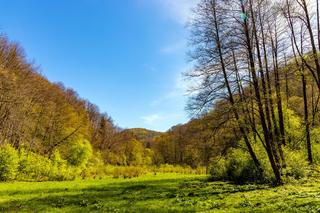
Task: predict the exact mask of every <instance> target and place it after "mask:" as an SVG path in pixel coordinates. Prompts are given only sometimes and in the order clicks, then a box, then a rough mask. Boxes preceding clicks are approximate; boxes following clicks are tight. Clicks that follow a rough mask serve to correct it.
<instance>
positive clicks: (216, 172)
mask: <svg viewBox="0 0 320 213" xmlns="http://www.w3.org/2000/svg"><path fill="white" fill-rule="evenodd" d="M210 176H211V179H212V180H225V179H226V177H227V168H226V160H225V159H224V158H220V159H219V160H217V161H215V162H214V164H212V165H211V166H210Z"/></svg>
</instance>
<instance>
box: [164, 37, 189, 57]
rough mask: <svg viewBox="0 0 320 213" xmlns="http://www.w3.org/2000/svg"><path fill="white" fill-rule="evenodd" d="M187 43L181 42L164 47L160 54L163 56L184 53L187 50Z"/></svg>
mask: <svg viewBox="0 0 320 213" xmlns="http://www.w3.org/2000/svg"><path fill="white" fill-rule="evenodd" d="M186 46H187V45H186V41H185V40H181V41H178V42H175V43H172V44H169V45H166V46H164V47H163V48H162V49H160V52H161V53H163V54H173V53H181V52H182V53H184V52H185V48H186Z"/></svg>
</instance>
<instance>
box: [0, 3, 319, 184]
mask: <svg viewBox="0 0 320 213" xmlns="http://www.w3.org/2000/svg"><path fill="white" fill-rule="evenodd" d="M188 28H189V29H190V32H191V33H190V34H191V35H190V53H189V54H188V55H189V58H190V60H191V61H192V63H193V64H194V69H192V70H190V71H188V72H186V73H184V76H185V77H186V78H187V80H188V81H189V82H190V83H191V84H190V85H192V86H190V88H189V89H190V99H189V102H188V106H187V110H188V111H189V112H190V114H191V115H193V119H191V120H190V122H188V123H186V124H181V125H177V126H174V127H172V128H171V129H170V130H168V131H167V132H164V133H161V132H155V131H151V130H146V129H139V128H137V129H121V128H120V127H117V126H116V125H114V123H113V120H112V118H111V117H110V116H109V115H108V114H106V113H102V112H100V110H99V108H98V107H97V106H96V105H94V104H92V103H90V102H89V101H88V100H84V99H82V98H80V97H79V95H78V94H77V93H76V92H75V91H74V90H72V89H70V88H66V87H65V86H64V85H63V84H62V83H52V82H50V81H48V80H47V79H46V78H45V77H44V76H43V75H41V74H40V72H39V69H38V68H37V66H35V65H34V63H31V62H30V61H28V59H27V57H26V56H25V54H24V51H23V49H22V48H21V47H20V46H19V45H18V44H17V43H14V42H11V41H10V40H9V39H8V38H7V37H6V36H4V35H2V36H1V37H0V75H1V76H0V90H1V92H0V142H1V149H0V179H1V180H11V179H19V180H66V179H74V178H76V177H78V176H79V177H83V178H85V177H88V176H95V175H97V174H98V173H103V172H105V166H107V165H112V166H122V167H140V168H147V167H154V168H156V167H161V165H180V166H184V167H188V168H193V169H196V168H206V172H207V173H210V174H211V177H212V179H215V180H232V181H236V182H246V181H254V182H268V183H274V184H282V183H284V182H285V181H287V180H289V179H291V178H296V179H298V178H301V177H304V176H306V175H310V174H313V173H314V172H317V171H318V170H317V169H316V168H317V165H318V164H319V163H320V139H319V133H320V126H319V125H320V120H319V119H320V117H319V103H320V61H319V55H318V52H319V51H320V15H319V3H318V0H314V1H307V0H278V1H273V0H258V1H254V0H224V1H223V0H201V1H200V2H199V4H198V5H197V7H196V8H195V9H194V18H193V20H192V21H191V22H190V23H189V24H188ZM128 110H129V109H128Z"/></svg>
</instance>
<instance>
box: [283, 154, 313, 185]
mask: <svg viewBox="0 0 320 213" xmlns="http://www.w3.org/2000/svg"><path fill="white" fill-rule="evenodd" d="M285 156H286V163H287V167H286V169H285V171H284V172H285V174H286V176H287V177H293V178H295V179H301V178H303V177H305V175H306V169H307V168H308V162H307V159H306V154H305V152H303V151H302V150H298V151H292V150H289V149H285Z"/></svg>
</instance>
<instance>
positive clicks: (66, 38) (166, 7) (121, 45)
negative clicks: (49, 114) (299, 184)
mask: <svg viewBox="0 0 320 213" xmlns="http://www.w3.org/2000/svg"><path fill="white" fill-rule="evenodd" d="M196 2H197V1H196V0H54V1H52V0H41V1H39V0H28V1H24V0H10V1H1V7H0V31H1V32H2V33H4V34H6V35H7V36H8V37H9V39H10V40H12V41H17V42H19V43H20V44H21V46H22V47H23V48H24V49H25V52H26V55H27V58H28V60H30V61H32V60H34V61H35V64H36V65H38V66H39V67H40V68H39V71H40V72H41V73H42V74H43V75H45V76H46V77H47V78H48V79H49V80H50V81H53V82H63V83H64V85H65V86H66V87H71V88H73V89H74V90H76V91H77V92H78V94H79V95H80V97H82V98H85V99H88V100H89V101H91V102H92V103H94V104H96V105H97V106H99V108H100V110H101V111H102V112H107V113H108V114H109V115H110V116H111V117H112V118H113V120H114V121H115V123H116V124H117V125H118V126H120V127H122V128H133V127H143V128H148V129H153V130H158V131H165V130H167V129H169V128H170V127H171V126H173V125H176V124H179V123H184V122H186V121H187V120H188V118H189V117H188V114H187V112H186V111H185V110H184V109H185V105H186V100H187V96H186V95H185V94H186V84H187V83H186V82H185V81H184V80H183V77H182V75H181V73H182V72H184V71H186V70H188V69H190V67H191V65H190V63H189V62H188V57H187V55H186V52H187V50H188V47H187V39H188V29H187V28H186V22H187V21H188V19H189V18H190V15H191V11H190V9H191V8H193V7H194V6H195V4H196Z"/></svg>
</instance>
